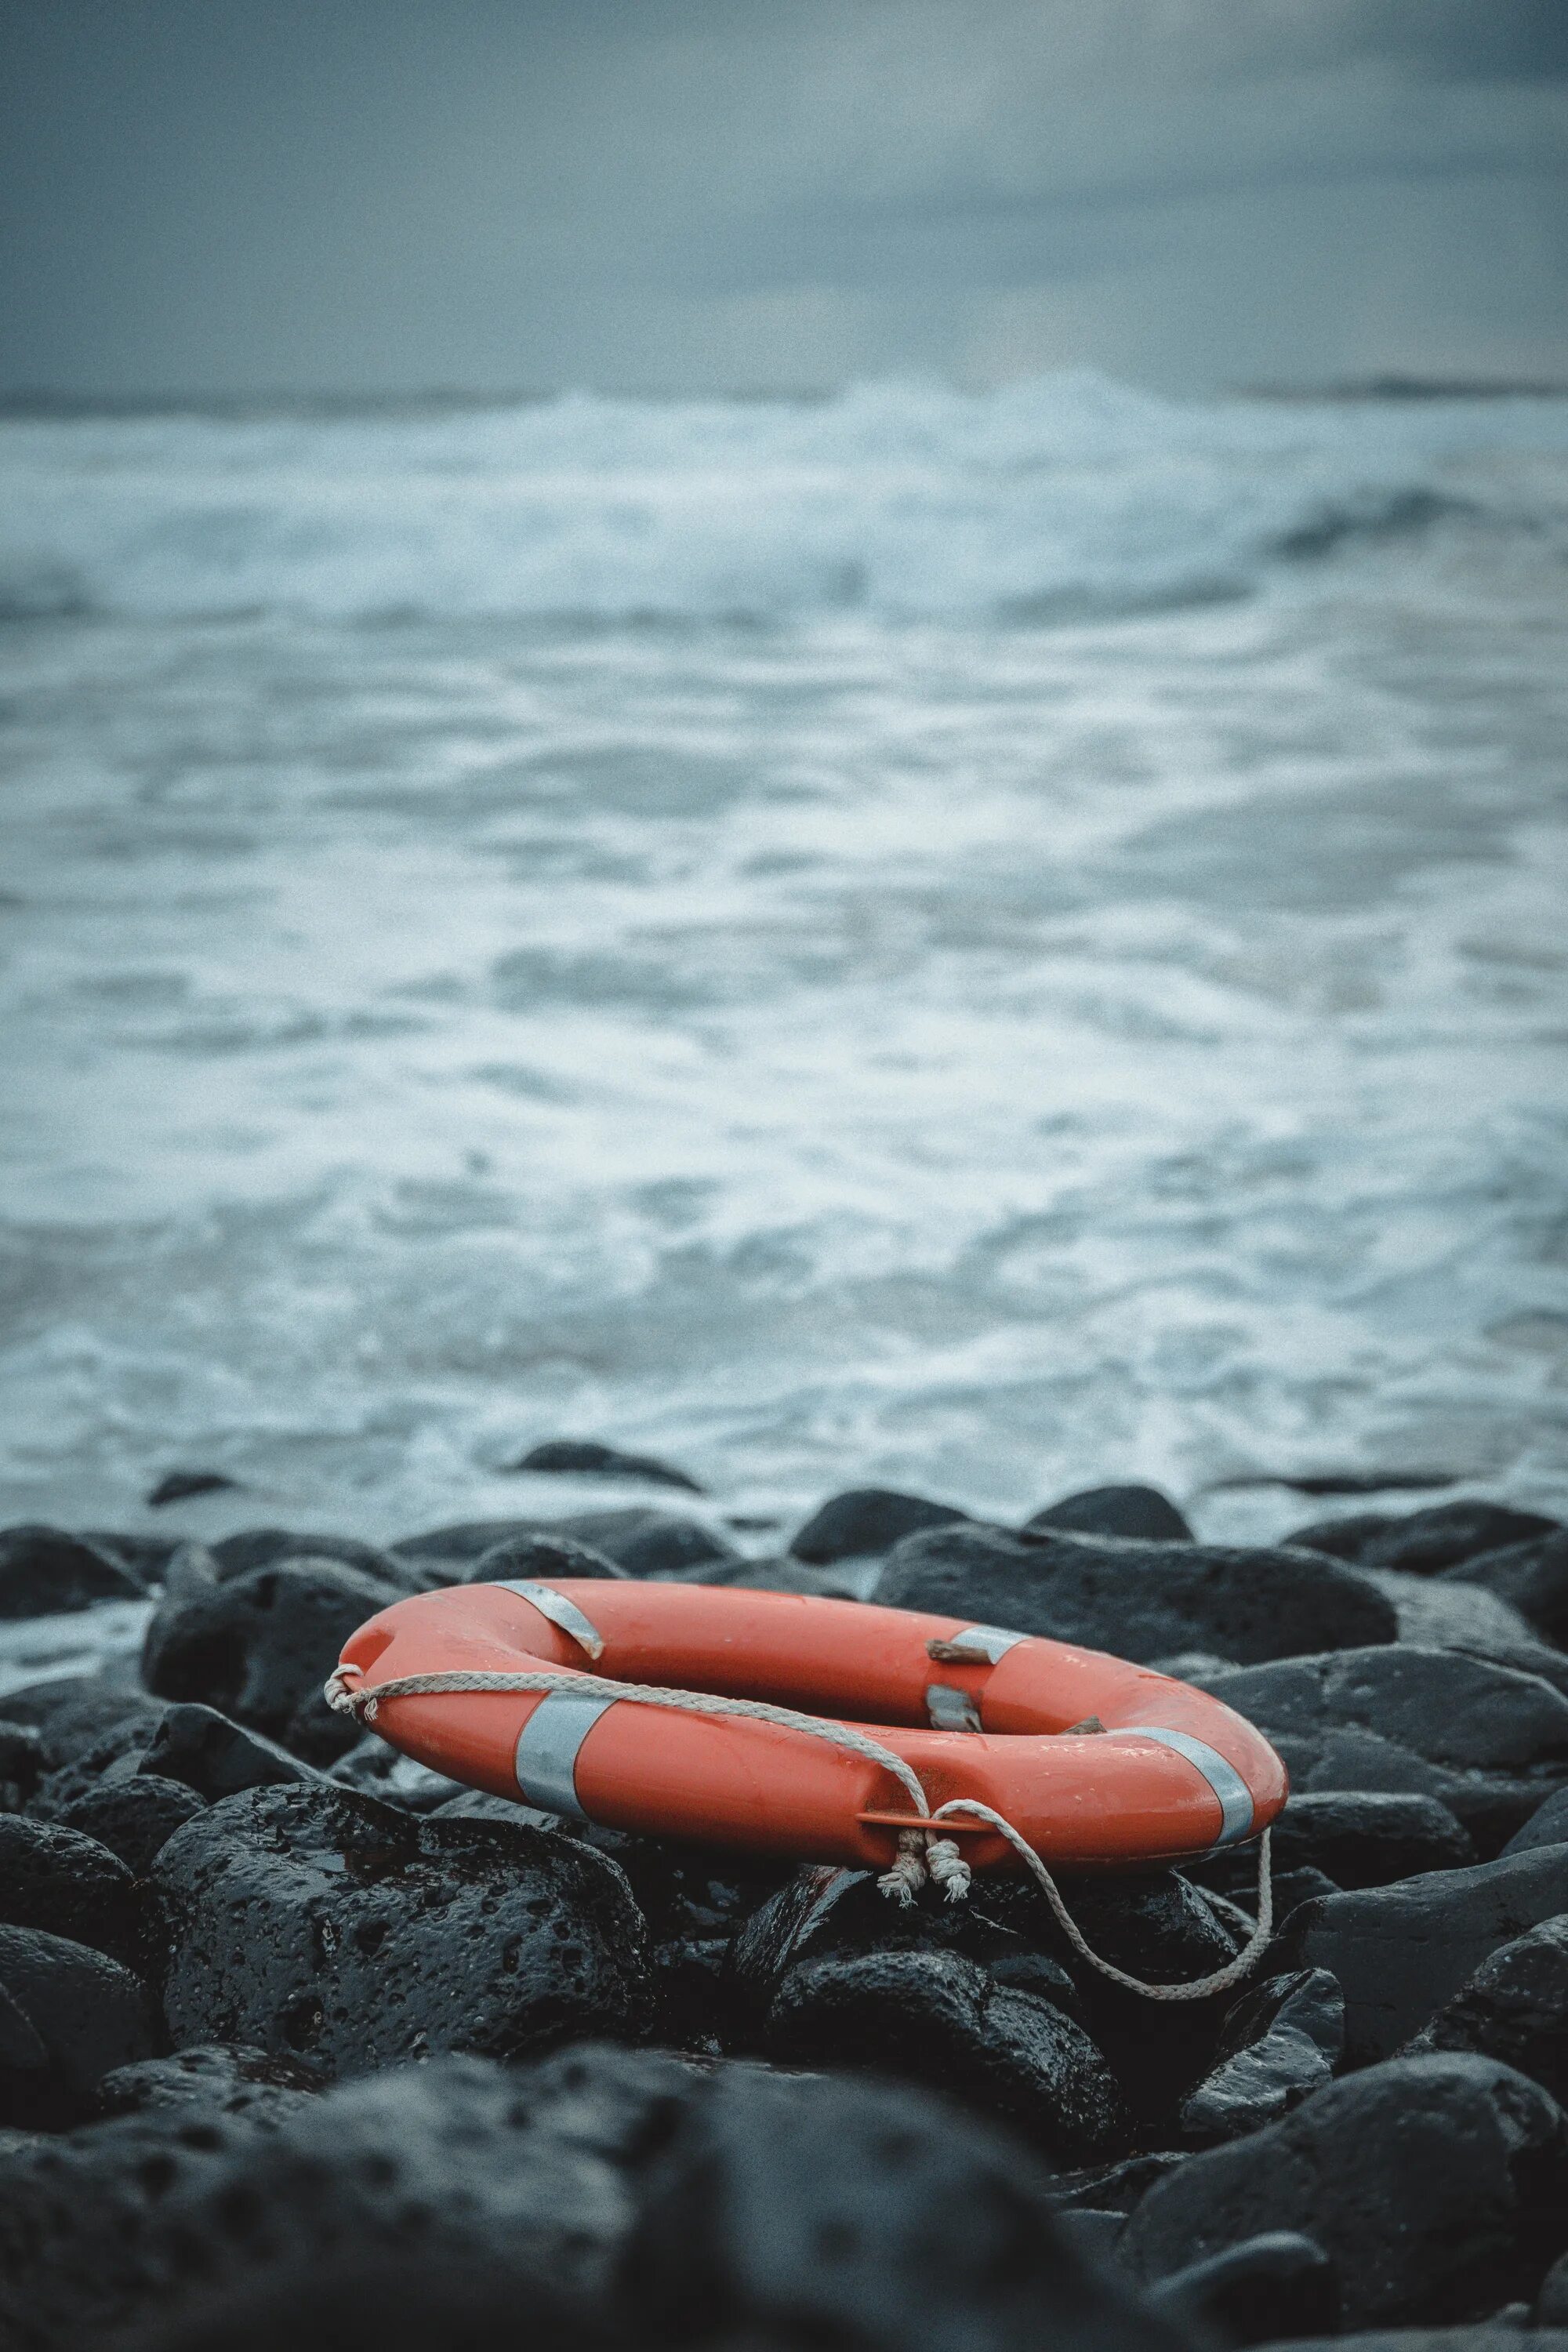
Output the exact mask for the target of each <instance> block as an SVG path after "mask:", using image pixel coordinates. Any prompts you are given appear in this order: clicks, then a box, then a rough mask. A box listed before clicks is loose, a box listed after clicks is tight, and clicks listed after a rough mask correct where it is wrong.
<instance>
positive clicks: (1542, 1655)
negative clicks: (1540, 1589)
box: [1361, 1567, 1568, 1692]
mask: <svg viewBox="0 0 1568 2352" xmlns="http://www.w3.org/2000/svg"><path fill="white" fill-rule="evenodd" d="M1361 1573H1362V1575H1363V1576H1364V1577H1366V1578H1367V1579H1368V1580H1370V1581H1371V1582H1372V1583H1373V1584H1375V1585H1376V1587H1377V1589H1378V1591H1380V1592H1382V1593H1384V1595H1385V1596H1386V1597H1387V1599H1389V1600H1390V1601H1393V1603H1394V1610H1395V1612H1396V1613H1397V1615H1398V1618H1399V1639H1400V1640H1401V1641H1402V1642H1405V1643H1414V1644H1415V1646H1416V1647H1417V1648H1420V1649H1427V1650H1462V1651H1463V1652H1464V1653H1465V1654H1466V1655H1467V1656H1469V1657H1473V1658H1490V1659H1493V1660H1494V1661H1495V1662H1496V1664H1499V1665H1500V1666H1512V1667H1513V1668H1514V1669H1515V1670H1516V1671H1517V1672H1518V1673H1520V1674H1526V1675H1542V1676H1544V1678H1545V1680H1546V1681H1547V1682H1549V1683H1551V1684H1552V1686H1553V1688H1554V1689H1556V1690H1559V1691H1563V1692H1568V1657H1564V1655H1563V1653H1562V1652H1561V1651H1560V1650H1555V1649H1553V1648H1552V1646H1551V1644H1550V1643H1546V1642H1543V1641H1542V1638H1541V1636H1540V1634H1539V1633H1537V1632H1536V1630H1535V1628H1534V1627H1533V1626H1532V1625H1531V1624H1529V1623H1528V1622H1526V1620H1525V1619H1524V1618H1523V1617H1521V1615H1520V1612H1519V1611H1518V1610H1517V1609H1515V1608H1513V1607H1512V1606H1511V1605H1510V1603H1509V1602H1508V1601H1503V1600H1500V1598H1499V1596H1498V1595H1497V1594H1496V1593H1495V1592H1489V1591H1486V1590H1485V1589H1484V1587H1482V1586H1481V1585H1479V1584H1469V1583H1466V1582H1463V1581H1459V1580H1456V1579H1455V1578H1451V1577H1447V1576H1409V1575H1406V1574H1405V1572H1404V1571H1403V1570H1396V1569H1391V1568H1364V1567H1363V1569H1362V1570H1361Z"/></svg>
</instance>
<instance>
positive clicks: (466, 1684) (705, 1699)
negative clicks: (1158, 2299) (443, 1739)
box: [324, 1666, 1274, 2000]
mask: <svg viewBox="0 0 1568 2352" xmlns="http://www.w3.org/2000/svg"><path fill="white" fill-rule="evenodd" d="M360 1672H361V1669H360V1668H359V1667H357V1666H338V1667H336V1668H335V1669H334V1671H333V1672H332V1674H331V1675H330V1676H329V1677H328V1680H327V1684H326V1689H325V1692H324V1696H325V1698H326V1702H327V1705H328V1706H330V1707H331V1708H332V1709H333V1710H334V1712H335V1713H337V1714H339V1715H350V1716H353V1717H354V1719H355V1720H356V1721H357V1722H360V1723H366V1724H374V1721H375V1716H376V1709H377V1707H378V1706H379V1705H380V1703H381V1701H382V1700H383V1699H384V1698H414V1697H436V1696H440V1695H442V1694H447V1693H449V1694H452V1695H460V1694H462V1693H464V1692H468V1691H499V1692H522V1693H527V1692H529V1691H539V1692H542V1693H545V1694H548V1693H549V1692H551V1691H579V1692H580V1691H583V1690H584V1689H586V1690H590V1691H592V1692H593V1693H594V1695H595V1696H596V1697H597V1696H603V1697H605V1698H607V1699H629V1700H631V1701H632V1702H633V1704H634V1705H637V1706H668V1707H673V1708H674V1709H675V1710H676V1711H677V1712H678V1713H680V1714H686V1715H707V1716H713V1717H720V1718H723V1717H730V1718H731V1720H734V1719H739V1720H741V1721H743V1722H752V1723H772V1724H776V1725H777V1726H778V1727H780V1729H782V1730H784V1731H802V1732H805V1733H806V1734H807V1735H808V1737H810V1738H813V1739H821V1740H825V1741H826V1743H827V1745H828V1746H829V1747H833V1748H843V1749H845V1750H846V1751H847V1753H848V1754H849V1755H851V1756H861V1757H864V1758H865V1759H866V1761H867V1762H868V1763H870V1764H877V1765H879V1766H880V1767H881V1769H882V1770H883V1771H884V1772H890V1773H891V1774H892V1776H893V1778H894V1779H895V1780H897V1781H898V1782H899V1784H900V1787H901V1788H902V1789H903V1790H904V1793H905V1795H906V1796H907V1797H908V1798H909V1799H910V1802H911V1803H912V1804H913V1805H914V1806H915V1808H916V1810H917V1811H919V1812H920V1813H921V1814H922V1815H924V1816H925V1818H926V1820H928V1821H931V1822H940V1821H945V1820H947V1819H948V1818H949V1817H950V1816H951V1815H952V1814H954V1813H968V1814H970V1815H973V1816H974V1817H976V1818H978V1819H979V1820H981V1821H985V1822H990V1823H991V1825H992V1827H993V1828H994V1829H995V1830H997V1831H998V1832H1000V1833H1001V1835H1002V1836H1003V1837H1005V1839H1006V1841H1007V1843H1008V1844H1009V1845H1011V1846H1012V1847H1013V1848H1014V1849H1015V1850H1016V1853H1018V1854H1019V1855H1021V1856H1022V1858H1023V1861H1024V1862H1025V1864H1026V1866H1027V1868H1028V1869H1029V1870H1030V1872H1031V1873H1032V1874H1033V1875H1034V1877H1035V1878H1036V1879H1037V1881H1038V1882H1039V1885H1040V1887H1041V1889H1042V1891H1043V1893H1044V1895H1045V1897H1046V1900H1047V1903H1048V1904H1049V1905H1050V1907H1051V1910H1052V1912H1053V1913H1054V1914H1055V1916H1056V1919H1057V1922H1058V1926H1059V1927H1060V1928H1061V1930H1062V1933H1063V1934H1064V1935H1065V1936H1066V1937H1067V1939H1068V1943H1069V1944H1070V1945H1071V1947H1072V1948H1073V1950H1074V1951H1075V1952H1077V1953H1078V1955H1079V1958H1081V1959H1083V1960H1086V1961H1087V1962H1088V1963H1089V1967H1090V1968H1092V1969H1099V1971H1100V1975H1101V1976H1103V1977H1109V1978H1110V1981H1111V1982H1112V1983H1113V1984H1119V1985H1125V1986H1126V1987H1127V1989H1128V1990H1129V1991H1131V1992H1136V1993H1142V1995H1143V1997H1144V1999H1145V2000H1207V1999H1208V1997H1209V1996H1210V1995H1211V1994H1213V1993H1216V1992H1225V1991H1226V1990H1228V1989H1229V1987H1230V1986H1232V1985H1234V1984H1239V1983H1240V1981H1241V1979H1242V1978H1243V1977H1245V1976H1246V1975H1247V1974H1248V1972H1249V1971H1250V1970H1251V1969H1252V1968H1253V1967H1254V1965H1255V1964H1256V1962H1257V1960H1258V1955H1259V1954H1260V1953H1261V1951H1262V1950H1263V1948H1264V1946H1265V1945H1266V1944H1267V1943H1268V1939H1269V1937H1270V1936H1271V1935H1272V1934H1273V1932H1274V1888H1273V1883H1272V1879H1271V1876H1270V1873H1269V1861H1268V1846H1269V1838H1270V1832H1268V1830H1265V1831H1264V1832H1263V1834H1262V1836H1261V1838H1260V1839H1259V1840H1258V1924H1257V1926H1256V1927H1254V1928H1253V1930H1252V1933H1251V1935H1250V1936H1249V1937H1248V1938H1247V1943H1246V1944H1245V1946H1244V1947H1243V1948H1242V1949H1241V1950H1240V1951H1239V1952H1238V1953H1237V1956H1236V1958H1234V1959H1233V1960H1232V1961H1230V1962H1229V1964H1228V1965H1227V1966H1226V1967H1225V1968H1223V1969H1215V1972H1214V1974H1213V1975H1212V1976H1206V1977H1200V1978H1199V1979H1197V1980H1196V1982H1195V1983H1193V1984H1184V1985H1153V1984H1145V1983H1144V1982H1143V1980H1142V1978H1140V1977H1133V1976H1129V1975H1128V1974H1127V1973H1126V1971H1125V1970H1124V1969H1119V1968H1115V1967H1113V1966H1112V1964H1111V1963H1110V1961H1109V1960H1104V1959H1101V1958H1100V1954H1099V1953H1098V1952H1096V1951H1095V1950H1093V1949H1092V1948H1091V1947H1090V1946H1089V1944H1088V1943H1087V1942H1086V1940H1085V1938H1084V1937H1083V1935H1082V1933H1081V1931H1080V1930H1079V1927H1078V1924H1077V1922H1076V1921H1075V1920H1074V1918H1073V1917H1072V1916H1071V1914H1070V1913H1069V1911H1068V1907H1067V1905H1066V1904H1065V1903H1064V1902H1063V1900H1062V1897H1061V1893H1060V1890H1059V1889H1058V1885H1057V1883H1056V1880H1055V1879H1054V1878H1053V1877H1052V1876H1051V1874H1050V1872H1049V1871H1048V1870H1047V1868H1046V1865H1045V1864H1044V1863H1043V1862H1042V1861H1041V1859H1040V1857H1039V1855H1038V1854H1037V1853H1036V1852H1035V1849H1034V1847H1033V1846H1032V1845H1031V1844H1030V1843H1029V1842H1028V1840H1027V1838H1026V1837H1025V1836H1024V1835H1023V1833H1022V1832H1021V1831H1019V1830H1016V1829H1015V1828H1014V1826H1013V1824H1012V1822H1009V1821H1006V1820H1005V1819H1004V1817H1003V1816H1002V1814H1000V1813H998V1812H996V1811H994V1810H993V1809H992V1807H991V1806H989V1805H985V1804H982V1803H981V1801H979V1799H978V1798H975V1797H953V1798H952V1799H951V1800H950V1801H949V1802H948V1803H946V1804H945V1805H939V1806H938V1807H937V1809H936V1811H935V1812H931V1810H930V1802H931V1801H930V1799H929V1798H928V1797H927V1795H926V1792H925V1790H924V1789H923V1788H922V1787H921V1783H920V1780H918V1778H917V1777H916V1774H915V1772H914V1769H913V1768H912V1767H911V1766H910V1765H909V1764H907V1763H906V1762H905V1761H904V1759H903V1758H902V1757H901V1756H895V1755H894V1753H893V1751H892V1750H891V1748H882V1747H879V1745H878V1743H877V1741H876V1740H874V1739H868V1738H866V1736H865V1734H864V1733H863V1732H859V1731H852V1730H851V1729H850V1728H849V1726H848V1725H847V1723H831V1722H827V1721H825V1720H824V1719H823V1717H820V1716H816V1715H802V1714H800V1713H798V1712H797V1711H796V1709H795V1708H794V1707H790V1706H769V1705H768V1704H767V1702H766V1701H765V1700H763V1699H754V1698H725V1697H722V1696H720V1695H719V1694H718V1693H717V1692H715V1691H688V1690H666V1689H664V1688H662V1687H661V1686H659V1685H656V1684H651V1683H620V1682H612V1681H610V1680H609V1679H608V1677H607V1676H605V1675H583V1674H574V1673H559V1672H554V1671H551V1670H545V1671H542V1672H540V1673H536V1674H522V1675H510V1674H484V1673H457V1674H447V1675H395V1676H394V1677H393V1678H392V1679H390V1680H389V1681H387V1682H384V1683H378V1684H377V1685H375V1687H374V1689H372V1690H356V1689H354V1688H353V1687H352V1686H351V1685H350V1684H349V1682H348V1681H347V1679H346V1677H347V1676H348V1675H358V1674H359V1673H360ZM971 1875H972V1873H971V1871H970V1867H969V1864H967V1863H966V1862H965V1861H964V1860H963V1856H962V1854H961V1853H959V1850H958V1845H957V1842H956V1840H954V1839H952V1838H941V1837H933V1836H932V1834H931V1831H930V1830H929V1829H928V1828H925V1827H914V1828H910V1829H906V1830H900V1832H899V1845H898V1857H897V1859H896V1861H895V1862H894V1864H893V1866H892V1868H891V1869H890V1870H888V1871H885V1872H884V1873H883V1874H882V1875H881V1876H880V1877H879V1879H878V1881H877V1885H878V1886H879V1888H880V1890H881V1892H882V1893H883V1894H884V1895H888V1896H889V1898H890V1899H891V1900H892V1901H894V1902H896V1903H899V1904H900V1905H902V1906H904V1907H905V1908H906V1909H907V1908H908V1907H909V1906H910V1904H912V1903H913V1901H914V1899H915V1896H916V1895H917V1894H918V1893H919V1892H920V1890H921V1887H922V1886H923V1885H925V1884H926V1881H927V1880H928V1878H929V1879H930V1880H931V1882H932V1883H933V1884H934V1885H939V1886H940V1887H941V1888H942V1893H943V1895H945V1897H946V1899H947V1901H948V1902H949V1903H962V1902H963V1899H964V1897H965V1896H966V1895H967V1894H968V1892H969V1885H970V1879H971Z"/></svg>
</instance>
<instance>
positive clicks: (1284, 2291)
mask: <svg viewBox="0 0 1568 2352" xmlns="http://www.w3.org/2000/svg"><path fill="white" fill-rule="evenodd" d="M1150 2301H1151V2302H1152V2305H1154V2308H1155V2309H1156V2310H1157V2311H1160V2312H1163V2314H1164V2315H1166V2317H1167V2318H1170V2319H1174V2320H1177V2321H1179V2322H1180V2323H1181V2324H1182V2325H1183V2326H1187V2327H1190V2328H1192V2329H1193V2330H1194V2333H1195V2334H1196V2335H1197V2336H1198V2338H1199V2341H1200V2342H1205V2343H1218V2344H1223V2345H1226V2346H1227V2347H1232V2348H1233V2352H1236V2347H1241V2346H1244V2345H1250V2344H1275V2343H1278V2342H1279V2338H1280V2337H1281V2336H1295V2335H1296V2334H1297V2333H1298V2331H1299V2330H1300V2329H1301V2328H1303V2327H1312V2328H1321V2329H1323V2330H1324V2331H1325V2332H1330V2331H1331V2330H1332V2329H1333V2327H1334V2326H1335V2324H1336V2322H1337V2320H1338V2317H1339V2308H1340V2294H1339V2282H1338V2281H1337V2279H1336V2278H1335V2276H1334V2266H1333V2264H1332V2263H1331V2261H1330V2260H1329V2257H1328V2255H1327V2254H1326V2253H1325V2252H1323V2249H1322V2248H1321V2246H1320V2245H1319V2243H1318V2242H1317V2240H1316V2239H1315V2238H1310V2237H1308V2236H1307V2235H1306V2234H1305V2233H1304V2232H1303V2231H1300V2230H1268V2231H1265V2232H1264V2233H1263V2235H1262V2236H1260V2237H1257V2238H1246V2239H1244V2240H1243V2241H1242V2242H1241V2244H1240V2245H1239V2246H1227V2247H1226V2249H1225V2251H1224V2252H1223V2253H1218V2254H1210V2255H1209V2257H1208V2259H1207V2260H1206V2262H1200V2263H1188V2265H1187V2267H1186V2269H1185V2270H1181V2271H1177V2272H1176V2273H1174V2275H1173V2277H1170V2278H1167V2279H1162V2280H1161V2282H1160V2284H1159V2286H1158V2288H1157V2289H1156V2291H1155V2292H1154V2294H1152V2296H1151V2297H1150ZM1390 2352H1393V2347H1390ZM1404 2352H1418V2347H1416V2346H1415V2345H1412V2344H1410V2343H1409V2342H1408V2341H1406V2343H1405V2347H1404Z"/></svg>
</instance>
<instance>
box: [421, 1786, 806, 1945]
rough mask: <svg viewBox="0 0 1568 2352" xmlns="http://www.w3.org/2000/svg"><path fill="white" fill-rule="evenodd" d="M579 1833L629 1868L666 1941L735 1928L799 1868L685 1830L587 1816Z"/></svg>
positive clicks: (575, 1828) (643, 1907)
mask: <svg viewBox="0 0 1568 2352" xmlns="http://www.w3.org/2000/svg"><path fill="white" fill-rule="evenodd" d="M443 1818H444V1819H445V1818H446V1816H445V1815H443ZM541 1818H542V1819H546V1820H547V1819H548V1818H549V1816H548V1815H542V1816H541ZM572 1834H573V1835H574V1837H577V1838H580V1839H581V1840H582V1843H584V1845H591V1846H593V1847H594V1848H595V1851H596V1852H598V1853H603V1854H607V1855H608V1856H609V1858H610V1860H611V1861H612V1862H614V1863H615V1864H616V1865H617V1867H618V1868H619V1869H620V1870H621V1871H622V1872H623V1873H624V1874H625V1876H626V1881H627V1884H628V1885H630V1887H631V1890H632V1893H633V1895H635V1896H636V1898H637V1907H638V1909H639V1910H640V1911H641V1912H642V1914H643V1916H644V1917H645V1918H646V1919H647V1924H648V1929H649V1933H650V1934H651V1935H652V1936H653V1937H654V1940H655V1941H656V1942H658V1943H668V1942H671V1941H679V1940H681V1939H682V1938H684V1937H696V1938H699V1939H702V1938H706V1937H710V1936H728V1935H730V1934H731V1933H732V1932H733V1930H734V1929H735V1928H737V1927H740V1926H741V1925H742V1922H743V1921H744V1920H745V1919H747V1918H748V1917H749V1916H751V1914H752V1912H753V1911H754V1910H755V1909H756V1907H757V1906H758V1904H760V1903H762V1902H763V1901H764V1900H765V1898H766V1897H767V1896H768V1895H772V1894H773V1890H774V1889H775V1887H777V1886H779V1885H781V1884H782V1883H783V1882H784V1881H785V1880H786V1879H787V1878H789V1877H790V1876H792V1875H793V1873H794V1865H793V1864H790V1863H788V1862H781V1861H779V1860H778V1859H776V1858H775V1857H774V1856H772V1855H769V1854H755V1853H731V1851H729V1849H727V1848H726V1847H724V1846H714V1845H696V1844H688V1843H686V1842H685V1841H683V1840H682V1839H679V1838H648V1837H637V1836H635V1835H634V1834H633V1832H631V1831H629V1830H610V1829H601V1828H599V1827H598V1826H597V1825H595V1824H587V1823H584V1822H574V1823H573V1824H572Z"/></svg>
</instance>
